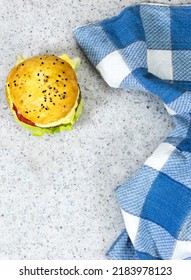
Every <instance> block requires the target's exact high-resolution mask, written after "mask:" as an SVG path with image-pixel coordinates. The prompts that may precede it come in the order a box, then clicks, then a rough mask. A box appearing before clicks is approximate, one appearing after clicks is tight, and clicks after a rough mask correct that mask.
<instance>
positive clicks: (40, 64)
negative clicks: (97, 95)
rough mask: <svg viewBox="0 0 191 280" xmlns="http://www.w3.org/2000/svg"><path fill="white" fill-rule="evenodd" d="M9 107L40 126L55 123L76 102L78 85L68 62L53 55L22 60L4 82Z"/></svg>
mask: <svg viewBox="0 0 191 280" xmlns="http://www.w3.org/2000/svg"><path fill="white" fill-rule="evenodd" d="M6 96H7V100H8V104H9V106H10V107H12V106H13V104H14V106H15V107H16V108H17V110H18V112H19V114H21V115H22V116H23V117H24V118H26V119H27V120H29V121H31V122H32V123H35V124H36V125H37V126H39V127H48V126H54V125H57V124H58V122H59V120H64V119H66V118H67V116H68V115H69V114H70V112H71V111H72V110H74V109H75V107H76V106H77V105H78V102H77V101H78V98H79V86H78V82H77V78H76V73H75V71H74V69H73V68H72V67H71V65H70V64H69V63H68V62H66V61H64V60H63V59H61V58H60V57H57V56H54V55H40V56H36V57H32V58H29V59H26V60H24V61H23V62H21V63H19V64H18V65H16V66H15V67H13V68H12V70H11V71H10V73H9V75H8V77H7V81H6Z"/></svg>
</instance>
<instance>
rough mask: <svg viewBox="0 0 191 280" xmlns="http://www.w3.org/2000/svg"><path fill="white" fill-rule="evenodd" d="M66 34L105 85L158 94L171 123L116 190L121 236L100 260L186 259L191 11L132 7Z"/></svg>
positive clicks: (189, 251)
mask: <svg viewBox="0 0 191 280" xmlns="http://www.w3.org/2000/svg"><path fill="white" fill-rule="evenodd" d="M74 34H75V37H76V40H77V42H78V44H79V45H80V47H81V48H82V49H83V51H84V52H85V54H86V55H87V57H88V58H89V60H90V61H91V63H92V64H93V65H94V66H95V67H96V69H97V70H98V71H99V72H100V73H101V75H102V76H103V78H104V80H105V81H106V82H107V83H108V85H109V86H111V87H114V88H129V89H130V88H132V89H139V90H143V91H146V92H150V93H151V94H156V95H158V96H159V97H160V98H161V99H162V100H163V102H164V105H165V107H166V109H167V111H168V113H169V114H171V115H172V118H173V120H174V123H175V129H174V130H173V131H172V132H171V133H170V135H168V136H167V137H166V139H165V140H164V141H163V143H161V144H160V145H159V147H158V148H157V149H156V150H155V151H154V152H153V154H152V155H151V156H150V157H149V158H148V159H147V160H146V162H145V163H144V164H143V166H142V167H141V168H140V169H139V170H138V171H137V172H136V173H135V174H134V175H133V176H132V177H130V178H129V179H128V181H126V182H125V183H124V184H123V185H121V186H119V187H117V189H116V194H117V198H118V201H119V204H120V208H121V211H122V215H123V218H124V223H125V230H124V231H123V232H122V233H121V235H120V236H119V237H118V239H117V240H116V241H115V242H114V244H113V245H112V247H111V248H110V250H109V251H108V253H107V256H108V257H109V258H110V259H138V260H142V259H148V260H151V259H156V260H158V259H159V260H160V259H165V260H168V259H191V6H190V5H182V6H181V5H180V6H166V5H153V4H141V5H135V6H131V7H127V8H125V9H124V10H123V11H121V13H120V14H119V15H117V16H115V17H113V18H110V19H106V20H103V21H101V22H98V23H95V24H89V25H86V26H82V27H79V28H77V29H76V30H75V31H74Z"/></svg>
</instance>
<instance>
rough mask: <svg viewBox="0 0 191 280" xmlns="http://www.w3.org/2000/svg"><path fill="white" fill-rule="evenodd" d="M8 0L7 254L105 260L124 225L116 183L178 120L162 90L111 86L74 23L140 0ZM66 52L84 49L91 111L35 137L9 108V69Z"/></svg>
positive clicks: (0, 223)
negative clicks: (65, 128) (19, 60)
mask: <svg viewBox="0 0 191 280" xmlns="http://www.w3.org/2000/svg"><path fill="white" fill-rule="evenodd" d="M0 2H1V7H0V25H1V26H0V39H1V40H0V41H1V43H0V73H1V76H0V89H1V97H0V108H1V109H0V185H1V188H0V259H63V260H66V259H98V260H101V259H105V258H106V257H105V253H106V252H107V250H108V249H109V247H110V246H111V245H112V242H113V241H114V240H115V238H116V237H117V236H118V235H119V234H120V233H121V230H122V229H123V228H124V224H123V220H122V216H121V213H120V209H119V206H118V203H117V200H116V197H115V188H116V187H117V186H118V185H119V184H121V183H123V182H124V180H126V179H127V178H128V177H129V176H130V175H131V174H132V173H133V172H134V171H135V170H136V169H137V168H139V167H140V166H141V164H142V163H143V162H144V161H145V160H146V158H147V157H148V156H149V155H150V154H151V152H152V151H153V150H154V149H155V148H156V147H157V145H158V144H159V143H160V142H161V140H162V139H163V138H164V137H165V136H166V135H167V134H168V132H169V131H170V130H171V128H172V122H171V119H170V117H169V116H168V115H167V113H166V110H165V109H164V106H163V104H162V102H161V101H160V100H159V99H158V98H157V97H156V96H151V95H149V94H146V93H141V92H133V91H127V90H116V89H111V88H109V87H108V86H107V85H106V83H105V82H104V81H103V79H102V78H101V77H100V75H99V74H98V72H97V71H96V70H95V69H94V68H93V67H92V66H91V65H90V63H89V62H88V61H87V59H86V57H85V56H84V54H83V53H82V52H81V50H80V49H79V47H78V46H77V44H76V42H75V40H74V37H73V30H74V29H75V28H76V27H78V26H81V25H84V24H87V23H89V22H94V21H99V20H101V19H104V18H107V17H111V16H114V15H116V14H117V13H119V12H120V11H121V9H122V8H124V7H126V6H128V5H130V4H134V3H137V1H133V0H131V1H127V0H120V1H119V0H112V1H110V0H105V1H103V0H94V1H93V0H89V1H85V0H73V1H67V0H64V1H62V0H39V1H37V0H17V1H12V0H0ZM139 2H146V1H139ZM159 2H161V1H155V3H159ZM162 2H163V3H167V4H169V3H170V4H171V3H181V2H180V1H167V0H166V1H162ZM183 2H184V3H185V2H186V1H183ZM187 2H189V1H187ZM64 52H66V53H68V54H69V55H70V56H72V57H74V56H80V57H81V67H80V68H79V70H78V79H79V84H80V87H81V91H82V95H83V98H84V100H85V105H84V112H83V115H82V117H81V119H80V120H79V122H78V123H77V124H76V126H75V129H74V130H73V131H71V132H62V133H59V134H57V135H46V136H44V137H40V138H38V137H34V136H31V134H30V132H28V131H25V130H23V129H22V128H21V127H20V126H18V125H17V123H16V122H15V120H14V118H13V116H12V114H11V112H10V110H9V109H8V106H7V102H6V98H5V89H4V83H5V79H6V76H7V74H8V72H9V70H10V69H11V67H12V66H13V64H14V63H15V60H16V57H17V55H18V54H20V53H21V54H23V56H24V57H30V56H33V55H37V54H43V53H50V54H53V53H54V54H55V55H61V54H62V53H64Z"/></svg>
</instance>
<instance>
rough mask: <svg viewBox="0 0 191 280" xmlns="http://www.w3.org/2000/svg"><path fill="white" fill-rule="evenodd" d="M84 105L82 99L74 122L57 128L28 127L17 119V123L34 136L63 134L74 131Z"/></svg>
mask: <svg viewBox="0 0 191 280" xmlns="http://www.w3.org/2000/svg"><path fill="white" fill-rule="evenodd" d="M83 103H84V101H83V99H81V101H80V104H79V105H78V108H77V110H76V112H75V115H74V119H73V121H72V122H70V123H68V124H62V125H59V126H55V127H47V128H42V127H37V126H32V125H28V124H26V123H23V122H20V121H19V120H18V119H17V118H16V121H17V122H18V123H19V124H20V125H21V126H22V127H23V128H24V129H27V130H31V132H32V135H33V136H43V135H44V134H46V133H50V134H55V133H58V132H61V131H63V130H72V129H73V125H74V124H75V123H76V122H77V120H78V119H79V118H80V116H81V114H82V108H83Z"/></svg>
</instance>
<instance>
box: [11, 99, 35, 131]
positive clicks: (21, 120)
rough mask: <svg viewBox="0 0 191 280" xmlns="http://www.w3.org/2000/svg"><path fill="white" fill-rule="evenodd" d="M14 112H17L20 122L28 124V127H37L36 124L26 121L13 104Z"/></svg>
mask: <svg viewBox="0 0 191 280" xmlns="http://www.w3.org/2000/svg"><path fill="white" fill-rule="evenodd" d="M13 110H14V111H15V113H16V115H17V118H18V120H19V121H20V122H23V123H26V124H28V125H31V126H36V124H35V123H33V122H31V121H30V120H28V119H26V118H25V117H23V116H22V115H21V114H20V113H19V111H18V110H17V107H16V106H15V104H13Z"/></svg>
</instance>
